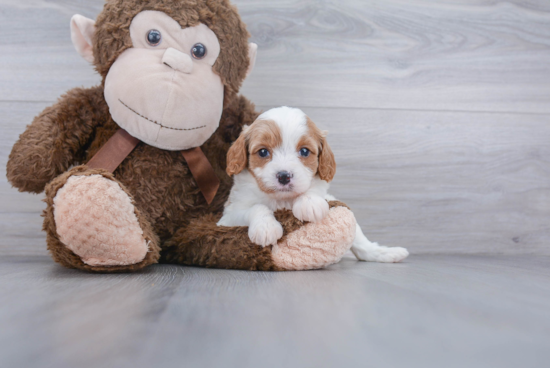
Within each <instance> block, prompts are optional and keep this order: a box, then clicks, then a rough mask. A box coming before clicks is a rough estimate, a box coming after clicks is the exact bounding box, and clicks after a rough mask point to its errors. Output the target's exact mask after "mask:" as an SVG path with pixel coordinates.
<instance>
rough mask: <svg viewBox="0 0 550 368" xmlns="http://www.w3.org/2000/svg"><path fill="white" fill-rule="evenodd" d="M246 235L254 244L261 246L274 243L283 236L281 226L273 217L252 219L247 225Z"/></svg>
mask: <svg viewBox="0 0 550 368" xmlns="http://www.w3.org/2000/svg"><path fill="white" fill-rule="evenodd" d="M248 237H249V238H250V240H251V241H252V242H253V243H254V244H258V245H261V246H262V247H265V246H268V245H276V244H277V240H279V239H281V238H282V237H283V227H282V226H281V224H280V223H279V222H278V221H277V220H275V219H274V218H267V219H266V218H265V217H264V218H261V219H258V220H256V221H252V223H251V224H250V226H249V227H248Z"/></svg>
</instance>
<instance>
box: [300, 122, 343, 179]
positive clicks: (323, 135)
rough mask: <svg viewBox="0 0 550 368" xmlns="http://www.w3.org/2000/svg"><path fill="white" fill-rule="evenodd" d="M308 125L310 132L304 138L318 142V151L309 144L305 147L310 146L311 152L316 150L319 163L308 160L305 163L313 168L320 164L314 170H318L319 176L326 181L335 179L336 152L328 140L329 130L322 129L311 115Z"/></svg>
mask: <svg viewBox="0 0 550 368" xmlns="http://www.w3.org/2000/svg"><path fill="white" fill-rule="evenodd" d="M307 127H308V131H309V134H308V135H307V136H305V137H304V138H305V139H306V140H307V141H308V142H311V141H313V142H315V143H316V144H317V150H316V151H317V152H318V153H317V152H315V151H314V150H312V149H311V148H310V147H309V146H307V145H306V146H305V147H306V148H308V149H309V150H310V151H311V153H314V152H315V156H316V157H317V156H318V157H319V159H318V163H317V162H315V164H314V163H313V162H310V161H308V162H304V164H306V165H307V166H308V167H310V168H312V169H313V168H314V167H315V166H316V164H318V167H316V168H315V169H314V170H317V173H318V174H319V177H320V178H321V179H322V180H324V181H326V182H331V181H332V179H334V175H336V160H335V158H334V153H333V152H332V149H331V148H330V146H329V144H328V142H327V132H326V131H322V130H320V129H319V128H318V127H317V125H315V123H314V122H313V121H311V119H310V118H309V117H308V118H307ZM310 144H311V143H310ZM311 156H313V155H310V156H309V157H307V158H306V159H309V158H310V157H311ZM315 161H317V160H315Z"/></svg>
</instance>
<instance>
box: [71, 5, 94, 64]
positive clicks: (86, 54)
mask: <svg viewBox="0 0 550 368" xmlns="http://www.w3.org/2000/svg"><path fill="white" fill-rule="evenodd" d="M94 33H95V21H94V20H92V19H89V18H86V17H83V16H82V15H79V14H76V15H73V17H72V18H71V40H72V41H73V45H74V47H75V49H76V51H77V52H78V53H79V54H80V56H82V57H83V58H84V59H85V60H86V61H88V62H90V63H93V62H94V50H93V47H92V38H93V36H94Z"/></svg>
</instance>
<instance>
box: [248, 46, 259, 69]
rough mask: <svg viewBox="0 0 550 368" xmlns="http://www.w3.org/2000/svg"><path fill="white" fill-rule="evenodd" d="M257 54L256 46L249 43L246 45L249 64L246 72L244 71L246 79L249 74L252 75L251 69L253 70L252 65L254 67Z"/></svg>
mask: <svg viewBox="0 0 550 368" xmlns="http://www.w3.org/2000/svg"><path fill="white" fill-rule="evenodd" d="M257 54H258V45H256V44H255V43H249V44H248V59H249V60H250V64H248V70H247V71H246V76H247V77H248V76H249V75H250V73H252V69H254V65H256V55H257Z"/></svg>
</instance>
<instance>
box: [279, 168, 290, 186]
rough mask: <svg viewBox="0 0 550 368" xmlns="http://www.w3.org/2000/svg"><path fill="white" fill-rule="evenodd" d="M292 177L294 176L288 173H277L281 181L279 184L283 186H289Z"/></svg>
mask: <svg viewBox="0 0 550 368" xmlns="http://www.w3.org/2000/svg"><path fill="white" fill-rule="evenodd" d="M291 177H292V176H291V175H290V173H289V172H287V171H280V172H278V173H277V179H279V183H281V184H283V185H287V184H288V183H290V178H291Z"/></svg>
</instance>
